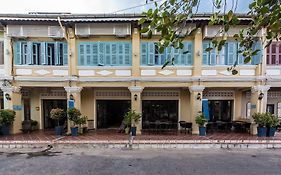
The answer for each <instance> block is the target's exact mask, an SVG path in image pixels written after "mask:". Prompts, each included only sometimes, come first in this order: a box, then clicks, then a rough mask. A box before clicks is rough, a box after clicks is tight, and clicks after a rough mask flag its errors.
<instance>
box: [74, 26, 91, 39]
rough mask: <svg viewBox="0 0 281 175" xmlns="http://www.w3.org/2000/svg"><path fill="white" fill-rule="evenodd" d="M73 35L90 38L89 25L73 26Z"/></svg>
mask: <svg viewBox="0 0 281 175" xmlns="http://www.w3.org/2000/svg"><path fill="white" fill-rule="evenodd" d="M75 35H77V36H80V37H88V36H90V25H89V24H75Z"/></svg>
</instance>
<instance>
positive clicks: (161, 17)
mask: <svg viewBox="0 0 281 175" xmlns="http://www.w3.org/2000/svg"><path fill="white" fill-rule="evenodd" d="M149 1H154V2H155V3H154V4H155V8H154V9H149V10H148V11H146V12H144V13H143V14H144V16H145V17H143V18H142V19H141V20H140V21H139V24H140V25H142V29H141V33H147V34H148V37H149V38H151V37H152V33H153V31H154V30H157V31H158V32H161V36H160V39H159V42H158V45H159V52H163V51H164V49H165V48H166V47H168V46H172V47H175V48H181V49H182V48H183V47H184V45H183V43H182V41H183V37H182V35H183V34H184V36H190V35H192V34H193V32H194V31H195V30H196V28H195V29H193V30H191V31H186V30H183V29H184V28H185V27H187V25H188V23H190V22H192V17H194V16H195V15H196V14H197V13H198V8H199V5H200V2H201V3H204V1H200V0H164V1H160V2H158V1H156V0H149ZM212 1H213V7H214V11H213V13H212V14H211V16H210V21H209V25H222V30H220V31H218V34H219V35H218V36H219V37H215V38H214V39H213V40H212V47H210V48H207V49H206V51H211V50H212V49H217V50H218V51H220V50H221V49H222V48H223V45H224V44H225V42H226V40H227V36H228V32H229V29H230V28H231V27H232V26H235V25H239V24H241V21H239V16H238V15H237V14H236V13H235V12H236V8H237V1H238V0H233V1H231V2H232V4H228V3H230V1H228V0H212ZM146 2H148V0H146ZM245 5H246V4H245ZM230 6H231V8H230V9H229V8H228V7H230ZM247 15H248V16H249V18H250V19H251V22H250V24H249V25H248V26H249V27H247V28H246V29H241V30H240V32H239V33H238V34H236V35H235V36H234V38H235V39H236V40H237V41H239V43H240V44H239V46H240V49H239V51H238V52H239V53H241V54H242V55H243V56H244V58H245V59H244V62H245V63H248V62H250V61H251V59H252V57H253V56H254V55H257V53H258V52H259V51H260V50H256V49H253V45H254V43H255V41H256V35H257V34H258V33H259V32H260V31H261V29H262V28H266V29H267V32H266V34H265V35H266V40H264V41H262V42H267V44H266V46H265V47H267V46H268V45H269V44H270V43H271V42H272V40H275V39H276V40H280V39H281V35H280V34H279V30H280V28H281V21H280V18H281V2H280V1H279V0H278V1H276V0H253V1H252V3H250V4H249V11H248V13H247ZM145 23H148V25H145ZM197 27H199V26H197ZM170 62H172V60H167V63H165V64H164V65H165V66H166V65H168V63H170ZM236 65H237V62H236V63H234V65H233V66H231V67H230V68H229V69H228V70H229V71H232V73H233V74H236V73H237V71H236V70H235V67H236ZM165 66H163V67H165Z"/></svg>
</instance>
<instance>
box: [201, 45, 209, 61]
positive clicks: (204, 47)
mask: <svg viewBox="0 0 281 175" xmlns="http://www.w3.org/2000/svg"><path fill="white" fill-rule="evenodd" d="M208 47H210V42H206V41H205V42H203V56H202V64H203V65H209V59H210V53H209V52H207V51H206V49H207V48H208Z"/></svg>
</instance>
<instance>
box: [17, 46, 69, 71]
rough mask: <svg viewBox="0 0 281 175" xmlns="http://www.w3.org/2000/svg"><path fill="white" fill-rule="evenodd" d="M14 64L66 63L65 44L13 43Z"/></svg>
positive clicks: (59, 64) (57, 64) (58, 64)
mask: <svg viewBox="0 0 281 175" xmlns="http://www.w3.org/2000/svg"><path fill="white" fill-rule="evenodd" d="M14 50H15V64H16V65H56V66H61V65H67V62H68V60H67V59H68V56H67V44H66V43H64V42H25V41H18V42H16V43H15V48H14Z"/></svg>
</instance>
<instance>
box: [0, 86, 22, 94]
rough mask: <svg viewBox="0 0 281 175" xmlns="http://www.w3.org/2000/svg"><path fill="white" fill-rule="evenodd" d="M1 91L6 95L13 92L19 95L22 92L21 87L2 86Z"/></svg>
mask: <svg viewBox="0 0 281 175" xmlns="http://www.w3.org/2000/svg"><path fill="white" fill-rule="evenodd" d="M1 90H2V91H3V92H4V93H12V92H16V93H19V92H20V90H21V87H16V86H2V87H1Z"/></svg>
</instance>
